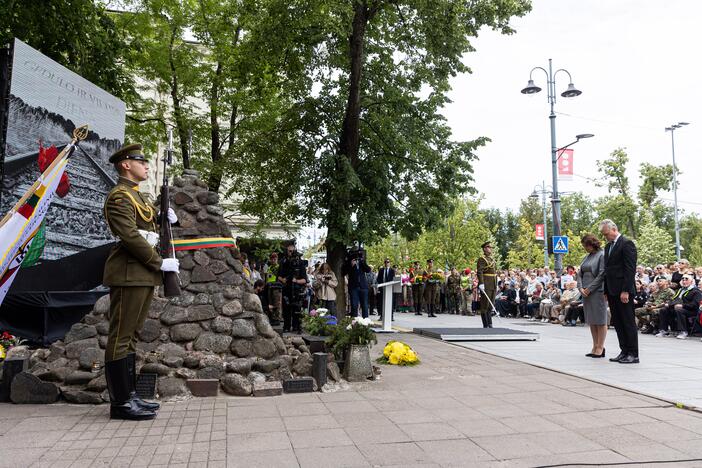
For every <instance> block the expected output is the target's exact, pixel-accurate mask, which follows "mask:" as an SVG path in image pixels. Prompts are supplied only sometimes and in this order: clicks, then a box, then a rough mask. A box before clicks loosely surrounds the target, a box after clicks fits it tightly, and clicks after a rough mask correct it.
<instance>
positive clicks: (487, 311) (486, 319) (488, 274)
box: [476, 242, 497, 328]
mask: <svg viewBox="0 0 702 468" xmlns="http://www.w3.org/2000/svg"><path fill="white" fill-rule="evenodd" d="M480 247H482V249H483V256H482V257H480V258H479V259H478V267H477V268H476V270H477V271H476V273H477V274H478V288H479V289H480V292H481V295H480V318H481V319H482V320H483V328H492V307H491V306H490V301H492V300H494V298H495V291H497V265H496V264H495V259H493V258H492V246H491V245H490V242H485V243H483V245H481V246H480Z"/></svg>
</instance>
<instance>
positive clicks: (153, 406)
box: [127, 353, 161, 411]
mask: <svg viewBox="0 0 702 468" xmlns="http://www.w3.org/2000/svg"><path fill="white" fill-rule="evenodd" d="M127 366H128V367H129V376H130V382H131V388H130V389H129V394H130V397H132V398H134V401H136V404H137V405H139V407H140V408H144V409H147V410H149V411H158V410H159V409H160V408H161V405H159V404H158V403H152V402H149V401H144V400H142V399H141V398H139V396H138V395H137V393H136V381H137V374H136V354H135V353H129V354H127Z"/></svg>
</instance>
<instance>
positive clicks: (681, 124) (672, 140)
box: [665, 122, 690, 261]
mask: <svg viewBox="0 0 702 468" xmlns="http://www.w3.org/2000/svg"><path fill="white" fill-rule="evenodd" d="M685 125H690V124H689V123H688V122H678V123H676V124H673V125H671V126H670V127H666V128H665V131H666V132H670V144H671V146H672V150H673V209H674V210H675V257H676V258H677V259H678V261H680V221H679V220H678V167H677V166H676V165H675V130H677V129H679V128H681V127H684V126H685Z"/></svg>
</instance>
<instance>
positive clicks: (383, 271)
mask: <svg viewBox="0 0 702 468" xmlns="http://www.w3.org/2000/svg"><path fill="white" fill-rule="evenodd" d="M394 278H395V270H393V269H392V268H390V259H389V258H386V259H385V262H383V266H382V267H380V268H379V269H378V284H382V283H387V282H388V281H392V280H393V279H394ZM385 289H387V287H384V288H378V300H377V301H376V303H377V305H378V315H379V316H380V320H383V307H384V306H385V301H384V300H383V291H384V290H385ZM388 294H392V286H390V289H389V291H388Z"/></svg>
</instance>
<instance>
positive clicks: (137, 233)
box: [103, 144, 179, 420]
mask: <svg viewBox="0 0 702 468" xmlns="http://www.w3.org/2000/svg"><path fill="white" fill-rule="evenodd" d="M110 162H111V163H112V164H114V166H115V169H116V170H117V173H118V174H119V181H118V182H117V185H116V186H115V187H114V188H113V189H112V190H111V191H110V193H109V194H108V195H107V199H106V200H105V208H104V212H105V219H106V221H107V224H108V225H109V227H110V230H111V231H112V234H113V235H114V236H115V237H116V238H118V240H119V242H117V243H116V244H115V246H114V247H112V249H111V250H110V255H109V257H108V258H107V262H106V263H105V272H104V276H103V283H104V284H105V286H109V288H110V314H109V320H110V328H109V335H108V339H107V345H106V348H105V378H106V380H107V388H108V390H109V394H110V418H112V419H133V420H141V419H152V418H154V417H155V416H156V411H157V410H158V409H159V405H158V403H149V402H145V401H143V400H142V399H140V398H138V397H137V394H136V338H137V337H136V334H137V332H138V331H139V330H140V329H141V327H142V326H143V325H144V320H146V316H147V315H148V312H149V306H150V305H151V299H152V298H153V294H154V287H155V286H158V285H160V284H162V279H161V272H165V271H173V272H177V271H178V267H179V264H178V260H176V259H175V258H165V259H163V258H161V256H160V255H159V254H158V252H157V251H156V245H157V244H158V239H159V236H158V231H157V226H156V224H157V221H158V217H157V213H156V207H155V206H154V205H153V203H152V202H151V200H150V197H149V196H148V195H145V194H142V193H141V192H140V191H139V183H140V182H143V181H145V180H146V179H147V177H148V172H149V162H148V159H147V158H146V156H144V153H143V152H142V147H141V145H139V144H134V145H125V146H123V147H122V148H120V149H119V150H118V151H117V152H116V153H114V154H113V155H112V156H111V157H110ZM168 220H169V222H171V224H173V223H176V222H177V217H176V215H175V212H174V211H173V210H170V209H169V212H168Z"/></svg>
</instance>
